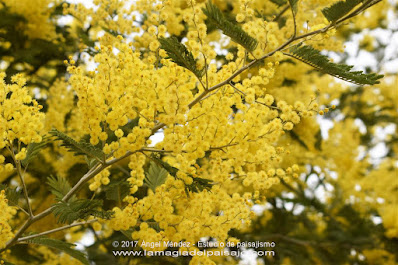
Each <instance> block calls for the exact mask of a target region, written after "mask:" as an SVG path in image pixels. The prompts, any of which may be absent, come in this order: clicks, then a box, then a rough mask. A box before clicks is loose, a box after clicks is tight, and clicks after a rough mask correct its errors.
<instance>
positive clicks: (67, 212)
mask: <svg viewBox="0 0 398 265" xmlns="http://www.w3.org/2000/svg"><path fill="white" fill-rule="evenodd" d="M102 204H103V203H102V201H101V200H86V199H80V200H75V201H72V202H62V201H60V202H58V203H57V204H55V205H54V207H53V208H52V211H53V213H54V215H55V216H56V217H58V222H59V223H68V224H71V223H73V222H74V221H76V220H78V219H87V218H88V217H89V216H94V217H99V218H101V219H109V218H111V217H112V216H113V212H111V211H103V210H97V209H98V208H101V207H102Z"/></svg>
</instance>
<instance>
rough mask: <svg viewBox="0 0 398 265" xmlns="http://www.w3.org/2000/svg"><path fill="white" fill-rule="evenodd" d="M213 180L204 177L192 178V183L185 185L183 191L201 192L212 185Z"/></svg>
mask: <svg viewBox="0 0 398 265" xmlns="http://www.w3.org/2000/svg"><path fill="white" fill-rule="evenodd" d="M213 185H214V184H213V181H212V180H210V179H205V178H194V179H193V181H192V184H190V185H186V187H185V192H186V193H188V191H190V192H201V191H203V190H205V189H206V190H210V189H211V187H213Z"/></svg>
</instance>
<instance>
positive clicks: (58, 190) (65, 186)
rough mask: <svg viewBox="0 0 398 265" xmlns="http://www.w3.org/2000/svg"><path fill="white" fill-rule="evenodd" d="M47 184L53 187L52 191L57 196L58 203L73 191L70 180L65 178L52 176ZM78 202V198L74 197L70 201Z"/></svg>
mask: <svg viewBox="0 0 398 265" xmlns="http://www.w3.org/2000/svg"><path fill="white" fill-rule="evenodd" d="M47 184H48V185H49V186H50V187H51V188H50V191H51V193H52V194H53V195H54V196H55V198H56V199H57V201H61V200H62V198H63V197H65V195H66V194H67V193H68V192H69V191H70V190H71V189H72V186H71V185H70V184H69V182H68V180H67V179H66V178H63V177H59V176H57V177H54V176H50V177H48V178H47ZM75 200H76V196H72V197H71V198H70V199H69V201H70V202H73V201H75Z"/></svg>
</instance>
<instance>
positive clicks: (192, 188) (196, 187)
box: [152, 156, 214, 196]
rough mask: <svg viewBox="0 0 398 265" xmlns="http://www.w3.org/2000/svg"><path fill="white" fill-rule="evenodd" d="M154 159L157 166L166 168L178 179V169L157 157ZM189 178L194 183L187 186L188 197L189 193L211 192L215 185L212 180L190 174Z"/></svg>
mask: <svg viewBox="0 0 398 265" xmlns="http://www.w3.org/2000/svg"><path fill="white" fill-rule="evenodd" d="M152 159H153V160H154V161H155V163H156V164H158V165H159V166H161V167H162V168H164V169H165V170H166V171H167V172H168V173H169V174H170V175H172V176H173V177H174V178H177V173H178V171H179V169H178V168H176V167H173V166H171V165H170V164H169V163H167V162H165V161H163V160H162V159H159V158H157V157H156V156H153V157H152ZM188 176H190V177H191V178H192V183H191V184H190V185H186V186H185V193H186V194H187V196H189V192H200V191H203V190H204V189H206V190H210V189H211V187H212V186H213V185H214V183H213V181H212V180H210V179H204V178H198V177H193V176H192V175H191V174H188Z"/></svg>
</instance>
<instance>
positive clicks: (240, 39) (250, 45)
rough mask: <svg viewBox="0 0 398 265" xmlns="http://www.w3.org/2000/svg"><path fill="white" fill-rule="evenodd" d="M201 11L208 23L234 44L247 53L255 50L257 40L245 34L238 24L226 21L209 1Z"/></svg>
mask: <svg viewBox="0 0 398 265" xmlns="http://www.w3.org/2000/svg"><path fill="white" fill-rule="evenodd" d="M202 10H203V13H204V14H205V15H206V16H207V18H208V19H209V21H210V22H211V23H212V24H214V25H215V26H216V27H217V28H218V29H220V30H221V31H222V32H223V33H224V34H225V35H227V36H228V37H230V38H231V39H232V40H233V41H234V42H236V43H238V44H240V45H242V46H243V47H245V48H246V49H247V50H248V51H253V50H254V49H256V47H257V44H258V42H257V40H256V39H254V38H253V37H251V36H250V35H249V34H248V33H246V32H245V31H244V30H243V29H242V28H241V27H240V26H239V25H238V24H235V23H232V22H231V21H229V20H227V19H226V18H225V17H224V15H223V14H222V12H221V10H220V9H219V8H218V7H217V6H216V5H214V4H213V3H212V2H211V1H210V0H209V1H208V2H207V3H206V8H203V9H202Z"/></svg>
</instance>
